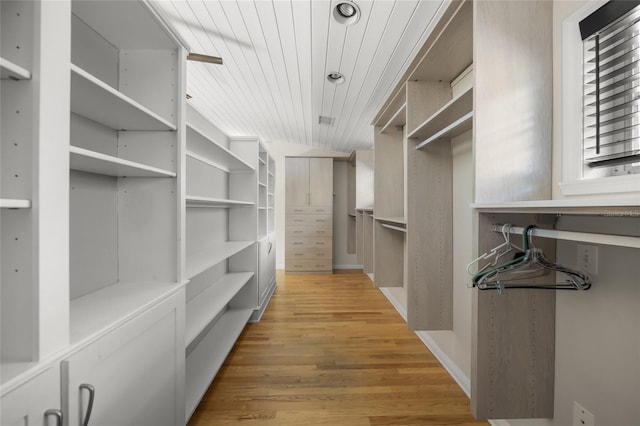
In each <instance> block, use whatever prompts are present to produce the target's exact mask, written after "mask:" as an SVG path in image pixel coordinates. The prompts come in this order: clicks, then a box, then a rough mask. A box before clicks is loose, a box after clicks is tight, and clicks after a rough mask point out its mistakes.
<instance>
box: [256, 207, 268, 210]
mask: <svg viewBox="0 0 640 426" xmlns="http://www.w3.org/2000/svg"><path fill="white" fill-rule="evenodd" d="M266 209H267V208H266V207H258V210H266Z"/></svg>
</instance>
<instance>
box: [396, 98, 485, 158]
mask: <svg viewBox="0 0 640 426" xmlns="http://www.w3.org/2000/svg"><path fill="white" fill-rule="evenodd" d="M472 111H473V88H469V89H468V90H466V91H465V92H464V93H462V94H460V96H458V97H456V98H453V99H451V101H449V102H447V103H446V104H445V105H444V106H443V107H442V108H440V109H439V110H438V111H436V112H435V113H434V114H433V115H432V116H431V117H429V118H428V119H426V120H425V121H424V122H423V123H422V124H420V125H419V126H418V127H417V128H416V129H415V130H414V131H413V132H411V133H410V134H409V135H408V136H407V137H408V138H410V139H418V140H424V142H423V143H421V144H420V145H418V148H421V147H422V146H424V145H426V144H427V143H428V142H431V141H432V140H435V139H438V138H442V137H445V135H448V136H449V137H451V136H452V135H453V133H454V132H456V131H458V132H459V133H462V132H463V131H465V130H468V129H470V128H471V117H472ZM465 126H467V127H466V128H464V127H465ZM459 133H458V134H459Z"/></svg>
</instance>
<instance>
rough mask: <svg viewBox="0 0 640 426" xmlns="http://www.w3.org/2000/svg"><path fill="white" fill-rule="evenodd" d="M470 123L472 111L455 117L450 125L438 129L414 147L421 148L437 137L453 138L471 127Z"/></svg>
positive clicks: (471, 122)
mask: <svg viewBox="0 0 640 426" xmlns="http://www.w3.org/2000/svg"><path fill="white" fill-rule="evenodd" d="M472 125H473V112H469V113H467V114H465V115H464V116H462V117H460V118H459V119H457V120H456V121H454V122H453V123H451V124H450V125H448V126H447V127H445V128H444V129H442V130H440V131H439V132H438V133H436V134H434V135H433V136H431V137H429V138H427V139H425V140H424V141H422V142H421V143H420V144H418V145H417V146H416V149H422V148H424V147H425V146H427V145H429V144H430V143H431V142H433V141H436V140H438V139H447V138H453V137H456V136H458V135H461V134H462V133H464V132H466V131H467V130H469V129H471V127H472Z"/></svg>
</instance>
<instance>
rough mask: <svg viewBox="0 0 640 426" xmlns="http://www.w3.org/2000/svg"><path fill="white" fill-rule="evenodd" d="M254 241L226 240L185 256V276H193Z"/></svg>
mask: <svg viewBox="0 0 640 426" xmlns="http://www.w3.org/2000/svg"><path fill="white" fill-rule="evenodd" d="M253 243H254V241H228V242H226V243H223V244H221V245H218V246H216V247H212V248H210V249H206V250H201V251H199V252H197V253H193V254H191V255H188V256H187V278H188V279H190V278H193V277H195V276H196V275H198V274H199V273H201V272H204V271H206V270H207V269H209V268H211V267H212V266H215V265H217V264H218V263H220V262H222V261H223V260H225V259H227V258H229V257H231V256H233V255H234V254H236V253H238V252H240V251H242V250H244V249H246V248H247V247H250V246H251V245H253Z"/></svg>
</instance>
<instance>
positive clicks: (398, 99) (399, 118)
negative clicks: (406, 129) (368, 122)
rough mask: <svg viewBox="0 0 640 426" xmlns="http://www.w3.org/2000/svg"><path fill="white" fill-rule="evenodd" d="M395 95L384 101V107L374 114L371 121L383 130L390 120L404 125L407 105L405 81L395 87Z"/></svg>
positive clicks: (388, 125)
mask: <svg viewBox="0 0 640 426" xmlns="http://www.w3.org/2000/svg"><path fill="white" fill-rule="evenodd" d="M395 90H396V91H395V95H394V96H393V97H392V98H390V100H388V101H387V102H385V105H386V106H385V107H384V108H383V109H382V110H381V111H380V112H379V113H378V114H377V115H376V116H375V118H374V120H373V123H374V125H375V126H377V127H381V128H382V129H383V130H382V131H381V133H382V132H384V131H385V130H386V129H387V128H388V127H390V126H391V125H393V124H392V122H394V124H396V125H404V124H405V121H403V120H406V115H405V114H404V112H406V107H407V86H406V84H405V83H403V84H402V86H400V87H399V88H397V89H395Z"/></svg>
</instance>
